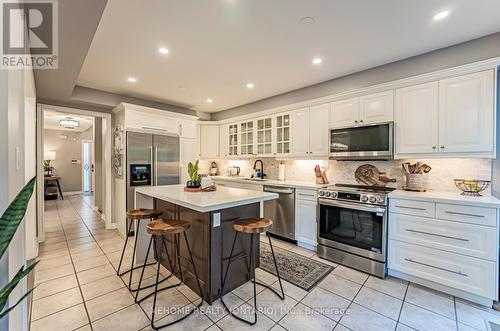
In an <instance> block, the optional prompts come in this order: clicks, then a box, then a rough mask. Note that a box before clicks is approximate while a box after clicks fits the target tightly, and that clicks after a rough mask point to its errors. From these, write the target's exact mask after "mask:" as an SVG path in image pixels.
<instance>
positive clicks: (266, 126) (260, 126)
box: [255, 117, 275, 156]
mask: <svg viewBox="0 0 500 331" xmlns="http://www.w3.org/2000/svg"><path fill="white" fill-rule="evenodd" d="M273 120H274V119H273V117H264V118H259V119H257V120H256V121H255V122H256V129H257V131H256V132H257V155H258V156H273V152H274V151H273V141H274V139H275V138H274V137H273V127H274V125H273Z"/></svg>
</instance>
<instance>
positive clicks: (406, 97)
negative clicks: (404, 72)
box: [394, 82, 439, 154]
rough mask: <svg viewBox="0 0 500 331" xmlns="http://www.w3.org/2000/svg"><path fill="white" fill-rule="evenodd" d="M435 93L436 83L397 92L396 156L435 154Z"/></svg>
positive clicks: (395, 119) (395, 113)
mask: <svg viewBox="0 0 500 331" xmlns="http://www.w3.org/2000/svg"><path fill="white" fill-rule="evenodd" d="M438 90H439V88H438V82H431V83H427V84H421V85H415V86H409V87H405V88H401V89H398V90H396V109H395V112H394V126H395V143H396V151H395V152H396V154H405V153H406V154H412V153H426V154H429V153H434V152H437V148H438V117H439V116H438V103H439V101H438Z"/></svg>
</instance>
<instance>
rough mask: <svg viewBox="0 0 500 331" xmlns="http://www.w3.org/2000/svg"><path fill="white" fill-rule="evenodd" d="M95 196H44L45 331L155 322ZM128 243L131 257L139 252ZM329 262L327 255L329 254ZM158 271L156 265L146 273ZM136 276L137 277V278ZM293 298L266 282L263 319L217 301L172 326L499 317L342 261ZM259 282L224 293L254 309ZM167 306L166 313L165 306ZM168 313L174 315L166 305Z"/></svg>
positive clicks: (38, 313) (41, 276) (322, 326)
mask: <svg viewBox="0 0 500 331" xmlns="http://www.w3.org/2000/svg"><path fill="white" fill-rule="evenodd" d="M91 205H92V197H90V196H69V197H67V199H66V200H64V201H60V200H58V201H48V202H47V203H46V213H45V224H46V231H47V235H46V238H47V240H46V242H45V243H44V244H43V245H41V246H40V257H39V258H40V260H41V262H40V264H39V266H38V267H37V270H36V273H35V283H36V284H37V285H38V286H37V288H36V289H35V291H34V301H33V304H32V308H33V309H32V321H31V329H32V330H33V331H38V330H121V331H124V330H134V331H135V330H150V327H149V324H150V320H149V317H148V316H149V309H150V307H151V299H149V300H145V301H144V302H143V303H141V304H140V305H138V304H134V299H133V296H132V295H131V294H130V292H129V291H128V290H127V288H126V285H125V284H126V283H125V282H126V281H128V278H124V279H121V278H120V277H118V276H116V268H117V266H118V261H119V259H120V253H121V249H122V247H123V238H122V237H120V235H119V234H118V233H117V232H116V231H113V230H105V229H104V224H103V222H102V221H101V220H100V217H99V215H98V214H96V213H95V212H93V210H92V208H91V207H90V206H91ZM274 243H275V245H276V246H279V247H281V248H284V249H287V250H291V251H293V252H296V253H298V254H302V255H304V256H307V257H309V258H311V259H315V260H318V259H319V258H318V256H316V254H315V253H314V252H312V251H308V250H305V249H303V248H299V247H295V246H294V245H291V244H289V243H285V242H280V241H277V240H274ZM131 252H132V246H130V247H127V250H126V258H130V257H131ZM322 261H323V262H326V261H324V260H322ZM154 274H155V270H154V269H153V267H148V269H147V271H146V276H147V279H146V281H147V282H151V281H152V280H153V275H154ZM136 276H137V277H134V279H133V280H134V281H135V282H137V281H138V276H139V275H138V274H137V275H136ZM257 277H258V279H259V280H261V281H263V282H265V283H267V284H270V285H272V286H273V287H277V286H278V283H277V278H276V277H275V276H274V275H272V274H269V273H267V272H265V271H263V270H260V269H258V270H257ZM284 288H285V294H286V296H287V297H286V300H284V301H280V300H279V299H278V298H277V297H276V296H275V295H274V294H273V293H272V292H271V291H269V290H267V289H265V288H263V287H259V288H258V294H257V299H258V305H259V320H258V323H257V324H256V325H255V326H253V327H250V326H247V325H245V324H243V323H241V322H239V321H237V320H236V319H234V318H233V317H231V316H230V315H228V314H227V312H226V311H224V310H223V309H222V308H221V303H220V302H219V301H216V302H215V303H214V304H213V305H212V306H209V305H208V304H206V303H205V304H204V305H203V309H202V310H200V311H199V312H196V313H194V314H193V315H192V316H190V317H189V318H187V319H186V320H184V321H183V322H181V323H178V324H176V325H174V326H173V327H171V329H173V330H210V331H214V330H221V329H222V330H273V331H279V330H300V331H305V330H336V331H339V330H360V331H366V330H375V331H376V330H399V331H402V330H485V322H484V319H485V318H487V319H490V320H496V321H500V314H499V313H498V312H496V311H494V310H492V309H488V308H485V307H478V306H476V305H473V304H470V303H467V302H465V301H462V300H460V299H457V298H455V297H452V296H449V295H446V294H443V293H440V292H435V291H432V290H430V289H427V288H424V287H421V286H418V285H415V284H408V283H407V282H405V281H401V280H398V279H395V278H387V279H385V280H382V279H379V278H376V277H372V276H369V275H367V274H364V273H361V272H358V271H355V270H353V269H349V268H347V267H343V266H337V268H336V269H335V270H334V271H333V272H332V273H331V274H330V275H329V276H327V277H326V278H325V279H324V280H323V281H322V282H320V283H319V284H318V286H316V287H315V288H313V289H312V290H311V291H310V292H306V291H304V290H302V289H300V288H298V287H296V286H294V285H292V284H290V283H288V282H286V281H285V282H284ZM252 295H253V292H252V286H251V284H250V283H247V284H245V285H243V286H241V287H240V288H238V289H236V290H234V291H233V292H232V293H230V294H228V295H226V297H225V301H226V303H227V304H228V305H229V306H230V307H231V308H239V311H238V313H239V314H243V315H249V317H251V315H250V314H251V312H250V311H249V308H250V306H249V304H252V301H251V300H252ZM158 300H159V303H158V306H159V307H165V308H168V307H173V306H176V307H182V306H186V307H192V306H193V302H198V297H197V295H196V294H195V293H194V292H192V291H191V290H190V289H189V288H187V287H185V286H184V287H180V288H174V289H171V290H168V291H164V292H161V294H160V295H159V296H158ZM159 313H160V312H159ZM158 315H159V316H158V319H156V318H155V320H160V319H162V320H160V323H161V322H165V321H167V320H169V319H171V318H173V317H174V315H172V314H171V315H166V314H158Z"/></svg>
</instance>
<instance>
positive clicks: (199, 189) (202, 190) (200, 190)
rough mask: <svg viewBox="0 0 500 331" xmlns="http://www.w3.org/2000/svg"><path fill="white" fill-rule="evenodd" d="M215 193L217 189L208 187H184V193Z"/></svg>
mask: <svg viewBox="0 0 500 331" xmlns="http://www.w3.org/2000/svg"><path fill="white" fill-rule="evenodd" d="M214 191H217V188H216V187H215V186H209V187H206V188H201V187H198V188H191V187H187V186H186V187H184V192H214Z"/></svg>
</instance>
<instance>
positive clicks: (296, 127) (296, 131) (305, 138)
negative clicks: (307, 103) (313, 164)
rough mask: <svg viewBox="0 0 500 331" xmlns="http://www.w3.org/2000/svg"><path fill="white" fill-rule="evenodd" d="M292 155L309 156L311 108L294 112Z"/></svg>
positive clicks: (292, 119)
mask: <svg viewBox="0 0 500 331" xmlns="http://www.w3.org/2000/svg"><path fill="white" fill-rule="evenodd" d="M291 115H292V118H291V121H292V155H293V156H295V157H297V156H309V107H306V108H301V109H297V110H295V111H293V112H292V114H291Z"/></svg>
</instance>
